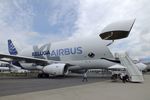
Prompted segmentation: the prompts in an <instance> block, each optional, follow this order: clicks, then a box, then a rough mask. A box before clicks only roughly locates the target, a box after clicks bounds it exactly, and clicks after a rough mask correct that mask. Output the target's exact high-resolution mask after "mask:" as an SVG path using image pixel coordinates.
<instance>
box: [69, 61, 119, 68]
mask: <svg viewBox="0 0 150 100" xmlns="http://www.w3.org/2000/svg"><path fill="white" fill-rule="evenodd" d="M67 63H69V64H71V65H76V66H80V67H81V68H83V69H94V68H108V67H110V66H112V65H115V64H116V63H114V62H110V61H107V60H103V59H97V60H81V61H69V62H67Z"/></svg>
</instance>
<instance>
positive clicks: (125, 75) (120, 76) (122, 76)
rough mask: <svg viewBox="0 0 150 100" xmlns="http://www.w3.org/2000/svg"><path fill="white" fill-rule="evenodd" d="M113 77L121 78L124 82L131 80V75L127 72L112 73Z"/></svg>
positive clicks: (114, 78)
mask: <svg viewBox="0 0 150 100" xmlns="http://www.w3.org/2000/svg"><path fill="white" fill-rule="evenodd" d="M111 78H112V79H113V80H117V79H121V80H122V82H123V83H126V82H128V81H129V76H128V75H127V74H126V73H125V72H122V73H118V74H117V73H115V74H112V77H111Z"/></svg>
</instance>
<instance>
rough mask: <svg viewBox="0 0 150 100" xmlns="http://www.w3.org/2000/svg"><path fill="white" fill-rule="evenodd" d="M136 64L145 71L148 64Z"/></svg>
mask: <svg viewBox="0 0 150 100" xmlns="http://www.w3.org/2000/svg"><path fill="white" fill-rule="evenodd" d="M136 66H137V67H138V69H139V70H140V71H144V70H145V69H146V68H147V65H145V64H143V63H137V64H136Z"/></svg>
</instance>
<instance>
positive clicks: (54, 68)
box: [43, 63, 67, 75]
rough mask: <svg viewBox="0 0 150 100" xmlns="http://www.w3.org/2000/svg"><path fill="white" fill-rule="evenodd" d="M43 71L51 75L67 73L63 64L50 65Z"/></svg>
mask: <svg viewBox="0 0 150 100" xmlns="http://www.w3.org/2000/svg"><path fill="white" fill-rule="evenodd" d="M43 71H44V73H47V74H51V75H65V74H66V73H67V66H66V64H63V63H56V64H51V65H47V66H45V67H44V68H43Z"/></svg>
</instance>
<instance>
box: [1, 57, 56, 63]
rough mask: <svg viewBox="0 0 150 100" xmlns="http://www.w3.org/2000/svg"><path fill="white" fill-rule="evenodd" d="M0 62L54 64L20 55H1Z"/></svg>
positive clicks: (49, 61) (50, 61)
mask: <svg viewBox="0 0 150 100" xmlns="http://www.w3.org/2000/svg"><path fill="white" fill-rule="evenodd" d="M0 61H5V62H11V61H24V62H27V63H36V64H39V65H47V64H49V63H52V62H53V61H52V60H45V59H39V58H32V57H24V56H19V55H9V54H0Z"/></svg>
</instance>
